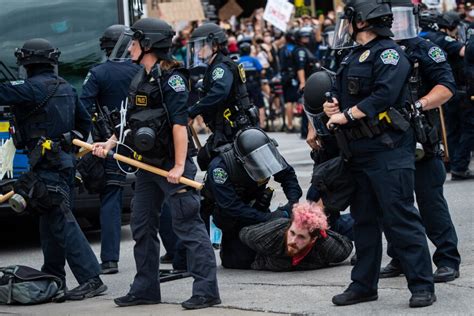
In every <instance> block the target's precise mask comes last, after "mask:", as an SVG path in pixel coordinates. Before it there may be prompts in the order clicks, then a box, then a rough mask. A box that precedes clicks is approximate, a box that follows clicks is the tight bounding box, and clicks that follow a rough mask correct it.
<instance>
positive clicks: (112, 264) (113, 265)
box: [100, 261, 119, 274]
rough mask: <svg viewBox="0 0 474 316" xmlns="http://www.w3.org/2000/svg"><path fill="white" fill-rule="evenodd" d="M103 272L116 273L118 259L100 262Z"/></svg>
mask: <svg viewBox="0 0 474 316" xmlns="http://www.w3.org/2000/svg"><path fill="white" fill-rule="evenodd" d="M100 269H101V272H100V274H115V273H117V272H118V271H119V270H118V263H117V261H107V262H104V263H101V264H100Z"/></svg>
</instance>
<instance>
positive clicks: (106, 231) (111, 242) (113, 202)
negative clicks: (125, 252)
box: [100, 157, 125, 262]
mask: <svg viewBox="0 0 474 316" xmlns="http://www.w3.org/2000/svg"><path fill="white" fill-rule="evenodd" d="M104 163H105V174H106V186H105V188H104V190H103V191H102V192H101V193H100V226H101V251H100V259H101V260H102V262H108V261H119V258H120V232H121V229H122V195H123V187H122V185H123V183H124V182H125V175H124V174H123V173H122V172H120V170H119V169H118V167H117V162H116V161H115V159H112V158H109V157H108V158H106V159H105V162H104Z"/></svg>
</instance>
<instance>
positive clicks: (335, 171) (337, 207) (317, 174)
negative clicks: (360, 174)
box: [311, 157, 355, 213]
mask: <svg viewBox="0 0 474 316" xmlns="http://www.w3.org/2000/svg"><path fill="white" fill-rule="evenodd" d="M311 183H312V184H313V185H314V186H315V187H316V189H317V190H318V191H319V193H320V194H321V198H322V200H323V203H324V208H325V210H326V212H328V213H339V212H342V211H344V210H345V209H346V208H347V207H348V206H349V205H350V204H351V199H352V194H353V193H354V191H355V184H354V180H353V179H352V175H351V172H350V170H349V168H348V166H347V163H346V162H345V161H344V159H343V158H342V157H336V158H332V159H330V160H328V161H325V162H323V163H321V164H319V165H317V166H315V167H314V169H313V177H312V180H311Z"/></svg>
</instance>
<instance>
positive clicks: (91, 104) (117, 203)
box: [81, 24, 140, 274]
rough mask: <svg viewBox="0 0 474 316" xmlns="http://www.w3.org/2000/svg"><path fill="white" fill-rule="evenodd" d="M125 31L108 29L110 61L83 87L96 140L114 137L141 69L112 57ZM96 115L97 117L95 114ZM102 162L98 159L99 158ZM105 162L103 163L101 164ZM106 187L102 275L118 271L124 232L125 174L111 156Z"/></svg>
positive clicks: (104, 40) (105, 42) (105, 40)
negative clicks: (116, 117)
mask: <svg viewBox="0 0 474 316" xmlns="http://www.w3.org/2000/svg"><path fill="white" fill-rule="evenodd" d="M124 30H125V26H124V25H120V24H115V25H111V26H109V27H108V28H107V29H105V31H104V34H103V35H102V37H101V38H100V48H101V49H102V50H103V51H104V52H105V54H106V56H107V58H108V59H107V61H106V62H105V63H102V64H99V65H97V66H95V67H93V68H92V69H91V70H90V71H89V73H88V74H87V76H86V79H85V80H84V84H83V87H82V95H81V101H82V104H84V106H85V107H86V108H87V110H88V111H89V113H90V114H91V115H94V122H95V123H96V124H95V125H97V124H102V126H101V127H99V126H94V131H93V133H92V135H93V139H94V141H105V140H107V139H108V138H109V137H110V136H111V129H112V128H113V123H112V122H110V121H109V120H110V118H109V116H110V113H112V112H114V111H115V112H117V113H118V112H119V111H120V104H121V103H122V102H124V101H125V99H126V98H127V93H128V87H129V86H130V82H131V81H132V78H133V77H134V76H135V74H136V73H137V71H138V70H139V69H140V67H139V66H138V65H136V64H134V63H132V62H131V61H129V60H125V61H124V60H118V59H117V60H114V59H113V58H109V57H110V54H111V53H112V50H113V48H114V47H115V44H116V43H117V40H118V39H119V37H120V35H122V32H123V31H124ZM94 113H95V114H94ZM97 159H98V158H97ZM101 162H102V161H101ZM103 165H104V169H105V186H104V187H103V189H102V190H101V191H100V195H99V197H100V226H101V252H100V259H101V260H102V264H101V269H102V274H110V273H117V272H118V261H119V256H120V230H121V215H122V192H123V185H124V184H125V174H124V173H123V172H121V171H120V169H119V167H118V166H117V163H116V161H115V160H114V159H113V158H112V157H107V158H106V159H105V160H104V161H103Z"/></svg>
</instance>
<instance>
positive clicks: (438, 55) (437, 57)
mask: <svg viewBox="0 0 474 316" xmlns="http://www.w3.org/2000/svg"><path fill="white" fill-rule="evenodd" d="M428 56H429V57H430V58H431V59H433V60H434V61H435V62H436V63H438V64H439V63H442V62H445V61H446V55H445V54H444V52H443V51H442V50H441V48H439V47H436V46H434V47H431V48H430V50H429V51H428Z"/></svg>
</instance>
